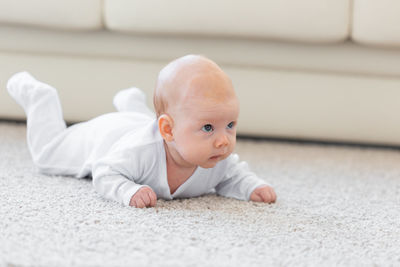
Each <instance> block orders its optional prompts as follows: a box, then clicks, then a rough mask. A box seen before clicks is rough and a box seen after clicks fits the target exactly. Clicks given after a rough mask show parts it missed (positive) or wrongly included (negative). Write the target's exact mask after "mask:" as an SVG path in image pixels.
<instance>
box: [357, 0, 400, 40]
mask: <svg viewBox="0 0 400 267" xmlns="http://www.w3.org/2000/svg"><path fill="white" fill-rule="evenodd" d="M352 38H353V40H355V41H357V42H359V43H364V44H371V45H381V46H394V47H400V1H399V0H379V1H376V0H355V1H354V17H353V34H352Z"/></svg>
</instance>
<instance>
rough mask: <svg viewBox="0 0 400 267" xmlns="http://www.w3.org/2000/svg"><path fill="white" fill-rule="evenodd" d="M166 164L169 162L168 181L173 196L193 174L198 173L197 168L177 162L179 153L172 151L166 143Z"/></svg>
mask: <svg viewBox="0 0 400 267" xmlns="http://www.w3.org/2000/svg"><path fill="white" fill-rule="evenodd" d="M164 148H165V154H166V162H167V179H168V185H169V189H170V192H171V194H173V193H174V192H175V191H176V190H177V189H178V188H179V187H180V186H181V185H182V184H183V183H184V182H186V180H187V179H189V178H190V177H191V176H192V174H193V173H194V172H195V171H196V169H197V166H190V165H188V166H186V165H183V164H179V160H177V156H178V155H177V152H176V151H174V150H173V149H170V148H169V147H168V145H167V144H166V143H165V142H164Z"/></svg>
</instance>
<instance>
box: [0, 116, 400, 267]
mask: <svg viewBox="0 0 400 267" xmlns="http://www.w3.org/2000/svg"><path fill="white" fill-rule="evenodd" d="M25 135H26V128H25V125H23V124H13V123H0V204H1V205H0V265H2V266H230V267H231V266H268V265H270V266H338V265H340V266H376V265H378V266H399V265H400V151H399V150H390V149H376V148H357V147H344V146H326V145H324V146H322V145H305V144H293V143H278V142H266V141H263V142H260V141H257V142H256V141H239V142H238V145H237V148H236V152H237V153H239V155H240V156H241V158H242V159H243V160H246V161H248V163H249V165H250V167H251V168H252V169H253V170H254V171H255V172H256V173H257V174H259V176H260V177H262V178H264V179H266V180H268V181H269V182H270V183H271V184H273V185H274V187H275V189H276V191H277V194H278V201H277V203H276V204H273V205H267V204H260V203H251V202H244V201H238V200H234V199H227V198H223V197H218V196H215V195H208V196H204V197H200V198H193V199H185V200H173V201H158V204H157V207H156V208H149V209H135V208H129V207H123V206H121V205H119V204H117V203H114V202H111V201H107V200H104V199H102V198H101V197H100V196H99V195H98V194H97V193H96V192H95V191H94V190H93V188H92V185H91V180H89V179H75V178H70V177H49V176H46V175H41V174H38V173H36V172H35V167H34V166H33V164H32V162H31V159H30V156H29V153H28V151H27V148H26V142H25Z"/></svg>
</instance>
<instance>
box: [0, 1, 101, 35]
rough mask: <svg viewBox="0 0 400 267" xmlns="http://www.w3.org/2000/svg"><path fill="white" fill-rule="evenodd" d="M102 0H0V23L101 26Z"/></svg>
mask: <svg viewBox="0 0 400 267" xmlns="http://www.w3.org/2000/svg"><path fill="white" fill-rule="evenodd" d="M101 3H102V2H101V0H85V1H81V0H68V1H55V0H35V1H32V0H0V22H2V23H8V24H22V25H32V26H41V27H47V28H56V29H69V30H88V29H99V28H102V5H101Z"/></svg>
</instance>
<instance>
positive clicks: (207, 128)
mask: <svg viewBox="0 0 400 267" xmlns="http://www.w3.org/2000/svg"><path fill="white" fill-rule="evenodd" d="M201 130H203V131H204V132H206V133H210V132H212V131H213V130H214V127H213V126H212V125H211V124H206V125H204V126H203V128H201Z"/></svg>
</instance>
